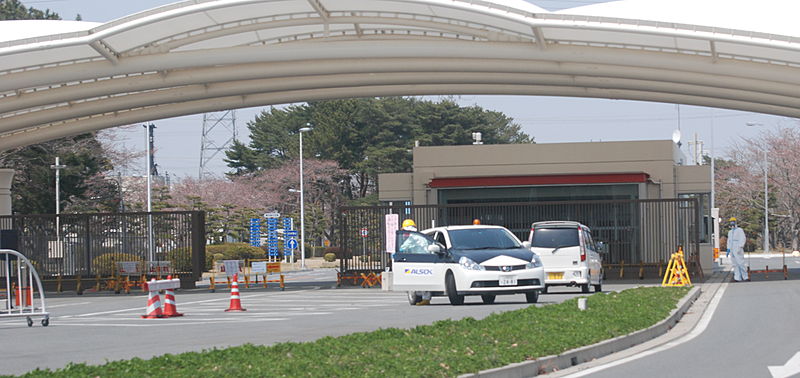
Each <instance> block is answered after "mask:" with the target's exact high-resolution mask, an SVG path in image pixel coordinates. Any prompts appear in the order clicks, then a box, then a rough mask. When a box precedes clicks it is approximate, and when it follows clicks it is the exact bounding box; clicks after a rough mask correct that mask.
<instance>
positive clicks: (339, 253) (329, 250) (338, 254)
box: [324, 247, 344, 259]
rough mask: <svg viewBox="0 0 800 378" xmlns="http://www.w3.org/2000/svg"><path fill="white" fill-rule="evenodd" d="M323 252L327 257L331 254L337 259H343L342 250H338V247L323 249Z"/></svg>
mask: <svg viewBox="0 0 800 378" xmlns="http://www.w3.org/2000/svg"><path fill="white" fill-rule="evenodd" d="M324 252H325V255H327V254H329V253H333V255H334V256H336V258H337V259H342V258H344V256H343V255H342V249H341V248H339V247H328V248H325V251H324Z"/></svg>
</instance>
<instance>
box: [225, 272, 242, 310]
mask: <svg viewBox="0 0 800 378" xmlns="http://www.w3.org/2000/svg"><path fill="white" fill-rule="evenodd" d="M230 311H247V310H246V309H243V308H242V300H241V298H240V297H239V275H238V274H235V275H234V276H233V282H231V304H230V306H228V309H227V310H225V312H230Z"/></svg>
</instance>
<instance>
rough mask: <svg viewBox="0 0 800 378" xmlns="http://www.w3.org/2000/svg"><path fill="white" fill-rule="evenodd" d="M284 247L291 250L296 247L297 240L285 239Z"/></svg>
mask: <svg viewBox="0 0 800 378" xmlns="http://www.w3.org/2000/svg"><path fill="white" fill-rule="evenodd" d="M286 248H287V249H291V250H294V249H297V240H295V239H289V240H287V241H286Z"/></svg>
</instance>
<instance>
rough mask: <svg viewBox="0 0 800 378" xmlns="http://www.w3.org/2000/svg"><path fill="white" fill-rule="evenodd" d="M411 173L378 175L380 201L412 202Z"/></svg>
mask: <svg viewBox="0 0 800 378" xmlns="http://www.w3.org/2000/svg"><path fill="white" fill-rule="evenodd" d="M411 179H412V174H411V173H385V174H381V175H378V189H379V192H378V199H379V200H381V201H411V190H412V185H411Z"/></svg>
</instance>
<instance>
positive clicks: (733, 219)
mask: <svg viewBox="0 0 800 378" xmlns="http://www.w3.org/2000/svg"><path fill="white" fill-rule="evenodd" d="M728 222H736V217H731V219H729V220H728Z"/></svg>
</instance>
